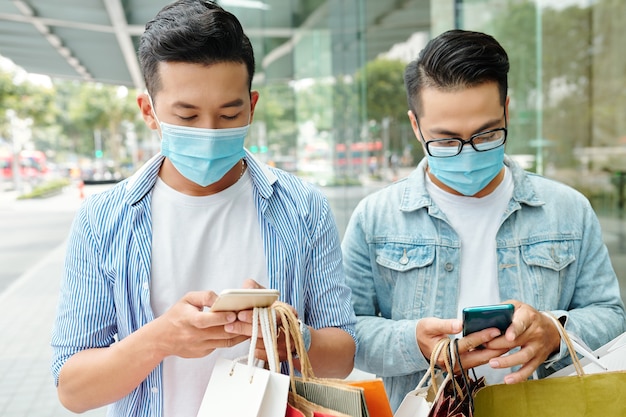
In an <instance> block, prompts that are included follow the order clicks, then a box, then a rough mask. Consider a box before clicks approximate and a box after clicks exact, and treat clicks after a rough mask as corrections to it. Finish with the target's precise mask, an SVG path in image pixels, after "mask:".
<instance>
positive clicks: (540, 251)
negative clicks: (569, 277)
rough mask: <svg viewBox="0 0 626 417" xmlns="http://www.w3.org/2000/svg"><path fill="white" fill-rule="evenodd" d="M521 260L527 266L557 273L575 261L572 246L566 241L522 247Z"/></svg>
mask: <svg viewBox="0 0 626 417" xmlns="http://www.w3.org/2000/svg"><path fill="white" fill-rule="evenodd" d="M522 258H523V259H524V262H525V263H526V264H527V265H529V266H540V267H543V268H549V269H552V270H553V271H557V272H558V271H561V270H563V268H565V267H566V266H568V265H569V264H571V263H572V262H574V261H575V260H576V256H575V255H574V248H573V244H572V242H571V241H568V240H558V241H547V242H537V243H532V244H526V245H523V246H522Z"/></svg>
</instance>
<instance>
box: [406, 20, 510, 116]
mask: <svg viewBox="0 0 626 417" xmlns="http://www.w3.org/2000/svg"><path fill="white" fill-rule="evenodd" d="M508 72H509V57H508V56H507V53H506V51H505V50H504V48H502V46H501V45H500V44H499V43H498V41H496V40H495V39H494V38H493V37H492V36H490V35H487V34H485V33H481V32H472V31H466V30H459V29H455V30H449V31H447V32H444V33H442V34H441V35H439V36H437V37H436V38H434V39H432V40H430V41H429V42H428V43H427V44H426V46H425V47H424V49H422V51H421V52H420V54H419V56H418V57H417V59H416V60H414V61H412V62H411V63H409V64H408V65H407V67H406V70H405V72H404V85H405V88H406V94H407V99H408V104H409V109H410V110H411V111H413V113H414V114H415V116H416V117H417V116H420V115H421V114H422V111H423V108H422V103H421V92H422V90H423V89H424V88H427V87H434V88H436V89H439V90H442V91H454V90H458V89H460V88H467V87H475V86H478V85H481V84H484V83H487V82H496V83H497V84H498V89H499V91H500V100H501V101H502V105H504V103H505V102H506V96H507V89H508V79H507V74H508Z"/></svg>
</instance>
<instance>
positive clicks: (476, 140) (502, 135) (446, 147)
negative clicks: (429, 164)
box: [416, 117, 507, 158]
mask: <svg viewBox="0 0 626 417" xmlns="http://www.w3.org/2000/svg"><path fill="white" fill-rule="evenodd" d="M504 120H505V124H506V117H505V119H504ZM416 122H417V129H418V130H419V132H420V136H421V137H422V141H423V142H424V144H425V146H426V152H428V154H429V155H430V156H434V157H436V158H450V157H452V156H457V155H458V154H460V153H461V150H463V146H465V144H468V143H469V144H470V145H472V148H474V150H475V151H476V152H485V151H490V150H492V149H495V148H498V147H500V146H502V145H504V143H505V142H506V135H507V128H506V127H500V128H497V129H492V130H487V131H485V132H480V133H476V134H474V135H472V136H471V137H470V138H469V139H468V140H464V139H462V138H444V139H431V140H429V141H426V139H424V134H423V133H422V128H421V127H420V124H419V121H418V120H417V118H416Z"/></svg>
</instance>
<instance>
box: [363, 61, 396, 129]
mask: <svg viewBox="0 0 626 417" xmlns="http://www.w3.org/2000/svg"><path fill="white" fill-rule="evenodd" d="M405 67H406V62H403V61H400V60H390V59H376V60H374V61H370V62H368V63H367V64H366V65H365V67H364V69H362V70H361V71H359V73H358V74H357V80H358V82H361V81H362V79H363V77H365V83H366V86H367V94H366V103H367V118H368V119H370V120H378V121H381V120H383V119H384V118H385V117H390V118H391V119H393V120H402V119H404V118H406V112H407V99H406V92H405V89H404V69H405Z"/></svg>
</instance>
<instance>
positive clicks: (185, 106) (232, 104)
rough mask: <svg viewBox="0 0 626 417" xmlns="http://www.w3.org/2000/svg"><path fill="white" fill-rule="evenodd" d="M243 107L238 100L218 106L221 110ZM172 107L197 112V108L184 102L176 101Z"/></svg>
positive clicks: (240, 100) (241, 102)
mask: <svg viewBox="0 0 626 417" xmlns="http://www.w3.org/2000/svg"><path fill="white" fill-rule="evenodd" d="M241 106H243V100H242V99H240V98H238V99H235V100H233V101H229V102H227V103H224V104H222V105H220V108H221V109H226V108H230V107H241ZM173 107H178V108H181V109H192V110H197V109H198V108H199V107H198V106H196V105H193V104H190V103H186V102H184V101H176V102H174V104H173Z"/></svg>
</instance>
